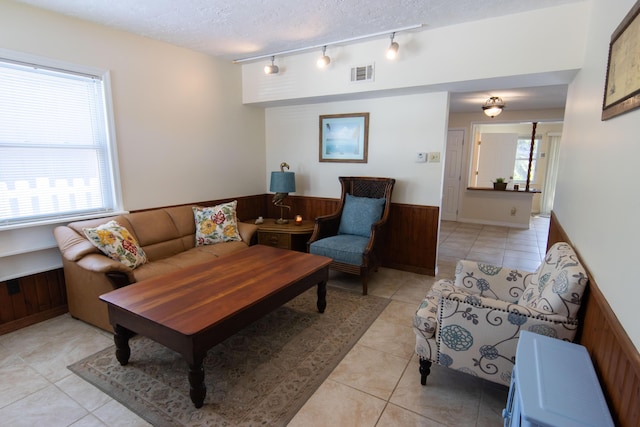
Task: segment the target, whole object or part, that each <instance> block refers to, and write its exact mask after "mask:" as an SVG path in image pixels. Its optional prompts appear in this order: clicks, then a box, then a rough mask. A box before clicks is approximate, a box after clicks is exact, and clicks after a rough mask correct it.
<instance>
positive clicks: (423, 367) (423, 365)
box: [419, 358, 431, 385]
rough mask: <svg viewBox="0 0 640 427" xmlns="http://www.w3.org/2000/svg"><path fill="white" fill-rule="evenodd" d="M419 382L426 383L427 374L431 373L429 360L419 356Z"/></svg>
mask: <svg viewBox="0 0 640 427" xmlns="http://www.w3.org/2000/svg"><path fill="white" fill-rule="evenodd" d="M419 370H420V384H422V385H427V376H428V375H429V374H430V373H431V362H430V361H429V360H427V359H422V358H420V368H419Z"/></svg>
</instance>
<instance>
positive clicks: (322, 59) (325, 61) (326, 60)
mask: <svg viewBox="0 0 640 427" xmlns="http://www.w3.org/2000/svg"><path fill="white" fill-rule="evenodd" d="M326 51H327V47H326V46H323V47H322V56H321V57H320V58H318V62H317V64H318V68H324V67H326V66H327V65H329V63H330V62H331V58H329V57H328V56H327V55H326Z"/></svg>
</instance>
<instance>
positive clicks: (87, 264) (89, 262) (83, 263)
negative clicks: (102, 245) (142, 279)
mask: <svg viewBox="0 0 640 427" xmlns="http://www.w3.org/2000/svg"><path fill="white" fill-rule="evenodd" d="M76 263H77V264H78V266H80V267H82V268H84V269H85V270H87V271H91V272H94V273H112V272H119V273H124V274H126V275H127V277H129V278H130V279H131V282H135V279H134V278H133V274H132V272H133V270H132V269H131V268H129V267H127V266H126V265H124V264H123V263H121V262H119V261H115V260H113V259H111V258H109V257H108V256H106V255H103V254H89V255H87V256H85V257H83V258H82V259H80V260H78V261H77V262H76Z"/></svg>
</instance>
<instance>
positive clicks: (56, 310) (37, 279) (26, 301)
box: [0, 268, 68, 335]
mask: <svg viewBox="0 0 640 427" xmlns="http://www.w3.org/2000/svg"><path fill="white" fill-rule="evenodd" d="M67 311H68V309H67V293H66V289H65V285H64V273H63V271H62V269H61V268H59V269H56V270H51V271H45V272H43V273H37V274H32V275H30V276H25V277H21V278H19V279H13V280H7V281H5V282H0V335H2V334H6V333H7V332H11V331H15V330H17V329H20V328H24V327H25V326H29V325H33V324H35V323H38V322H42V321H43V320H47V319H50V318H52V317H55V316H58V315H60V314H63V313H66V312H67Z"/></svg>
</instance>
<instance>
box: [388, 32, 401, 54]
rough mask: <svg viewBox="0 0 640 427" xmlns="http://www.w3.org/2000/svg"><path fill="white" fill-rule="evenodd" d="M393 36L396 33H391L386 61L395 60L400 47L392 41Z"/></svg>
mask: <svg viewBox="0 0 640 427" xmlns="http://www.w3.org/2000/svg"><path fill="white" fill-rule="evenodd" d="M395 36H396V33H391V44H390V45H389V48H388V49H387V59H396V56H398V49H400V45H399V44H398V43H397V42H394V41H393V39H394V37H395Z"/></svg>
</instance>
